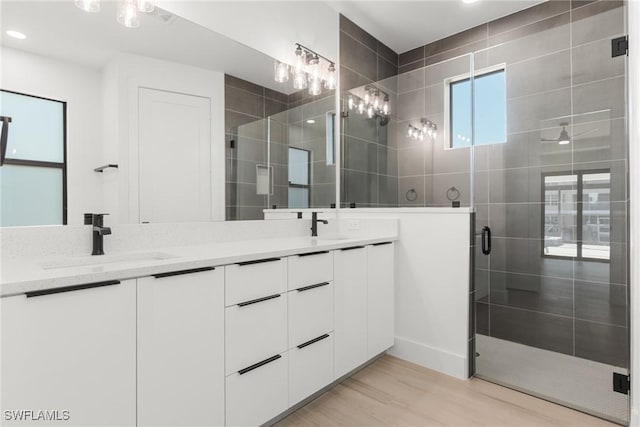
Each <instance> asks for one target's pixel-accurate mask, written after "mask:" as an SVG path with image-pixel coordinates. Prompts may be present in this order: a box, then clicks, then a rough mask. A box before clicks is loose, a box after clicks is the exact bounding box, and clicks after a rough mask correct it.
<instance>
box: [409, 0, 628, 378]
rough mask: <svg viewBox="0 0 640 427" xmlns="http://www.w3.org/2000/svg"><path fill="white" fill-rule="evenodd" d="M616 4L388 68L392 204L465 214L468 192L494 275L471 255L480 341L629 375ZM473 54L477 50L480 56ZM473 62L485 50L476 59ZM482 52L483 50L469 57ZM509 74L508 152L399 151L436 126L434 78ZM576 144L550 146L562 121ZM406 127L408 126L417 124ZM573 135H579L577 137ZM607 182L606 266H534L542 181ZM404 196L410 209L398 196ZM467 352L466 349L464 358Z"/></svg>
mask: <svg viewBox="0 0 640 427" xmlns="http://www.w3.org/2000/svg"><path fill="white" fill-rule="evenodd" d="M624 13H625V11H624V5H623V3H622V2H619V1H595V2H589V1H579V2H578V1H550V2H545V3H542V4H540V5H537V6H534V7H532V8H530V9H527V10H524V11H521V12H518V13H516V14H513V15H510V16H507V17H504V18H501V19H498V20H496V21H492V22H489V23H486V24H483V25H481V26H478V27H476V28H472V29H470V30H468V31H465V32H463V33H460V34H455V35H453V36H450V37H447V38H445V39H443V40H439V41H436V42H434V43H431V44H429V45H426V46H422V47H419V48H417V49H414V50H412V51H409V52H405V53H402V54H400V56H399V73H400V74H399V75H398V79H397V93H398V105H399V108H398V112H397V114H398V115H397V128H398V131H397V156H398V205H401V206H402V205H418V206H439V205H446V204H448V200H447V199H446V197H445V194H446V189H447V188H449V187H450V186H452V185H455V186H456V187H457V188H458V189H459V190H460V191H461V195H462V197H461V199H462V203H463V205H464V204H467V203H469V202H470V192H471V186H470V182H471V178H473V181H474V185H475V193H474V194H475V199H476V200H475V203H476V208H477V218H476V224H475V226H476V229H477V230H478V231H479V230H481V228H482V227H483V226H484V225H487V224H488V225H490V226H491V228H492V230H493V251H492V254H491V267H490V268H489V263H488V258H487V257H486V256H484V255H482V253H481V252H480V245H479V237H477V238H476V242H475V246H474V247H473V250H474V251H475V254H476V256H475V267H474V270H475V274H474V282H475V283H474V288H473V289H474V290H473V291H472V293H473V295H474V299H475V300H476V304H475V307H474V311H475V328H476V330H477V332H478V333H482V334H488V335H491V336H494V337H497V338H502V339H508V340H512V341H515V342H519V343H523V344H527V345H532V346H536V347H540V348H545V349H549V350H553V351H559V352H563V353H566V354H570V355H575V356H577V357H583V358H587V359H591V360H595V361H599V362H603V363H609V364H612V365H616V366H621V367H627V366H628V329H627V327H628V325H627V322H628V320H627V319H628V305H627V295H628V288H627V286H628V262H627V260H628V241H627V235H628V217H627V212H628V188H627V187H628V186H627V181H628V161H627V141H626V135H625V120H626V108H625V107H626V106H625V58H624V57H619V58H611V54H610V39H611V38H614V37H617V36H620V35H623V34H624V33H625V19H624ZM483 49H484V50H483ZM481 50H482V51H481ZM479 51H480V52H479ZM472 52H475V54H474V60H475V71H476V72H479V71H481V70H482V69H483V68H486V67H489V66H492V65H496V64H506V76H507V111H508V117H507V141H506V143H505V144H495V145H490V146H480V147H476V149H475V153H474V156H475V160H474V162H475V163H474V169H475V172H474V175H473V177H472V176H471V175H470V171H471V170H472V168H471V163H470V162H471V157H470V154H471V153H470V152H469V150H468V149H456V150H447V149H445V148H444V147H445V140H444V132H442V131H440V132H439V134H438V137H437V138H436V139H435V140H434V141H428V142H426V143H425V142H419V141H413V140H411V139H408V138H407V137H406V136H405V135H406V133H405V132H406V127H407V125H408V124H409V123H413V122H416V121H418V120H419V119H420V118H421V117H427V118H429V119H430V120H432V121H434V122H436V123H437V124H438V126H439V128H440V129H442V126H443V123H444V97H445V92H444V90H445V87H444V79H445V78H447V77H453V76H457V75H462V74H465V73H469V69H470V61H469V58H468V57H465V56H462V57H460V55H465V54H469V53H472ZM561 121H567V122H570V126H568V127H567V131H568V132H569V134H570V135H578V136H576V137H575V138H574V140H573V142H572V143H571V145H569V146H560V145H558V144H555V143H551V144H548V143H547V144H545V143H541V141H540V140H541V138H556V137H557V135H558V134H559V130H560V128H559V123H560V122H561ZM415 124H417V123H415ZM583 132H588V133H585V134H584V136H579V134H581V133H583ZM593 169H608V170H610V171H611V180H612V183H611V187H612V188H611V243H610V246H611V261H610V262H608V263H603V262H593V261H586V260H575V259H550V258H546V257H542V256H541V254H542V245H543V235H542V221H543V217H542V212H543V210H542V209H543V201H544V200H543V199H542V189H541V179H542V174H543V173H549V172H568V173H573V172H575V171H580V170H593ZM411 189H415V191H416V192H417V194H418V197H417V198H416V200H415V201H413V202H410V201H408V200H406V192H407V191H409V190H411ZM470 347H472V346H470Z"/></svg>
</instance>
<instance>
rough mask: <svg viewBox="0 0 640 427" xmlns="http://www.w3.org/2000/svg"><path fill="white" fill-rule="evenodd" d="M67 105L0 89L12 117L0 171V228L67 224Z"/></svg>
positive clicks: (3, 108) (2, 105)
mask: <svg viewBox="0 0 640 427" xmlns="http://www.w3.org/2000/svg"><path fill="white" fill-rule="evenodd" d="M66 107H67V106H66V103H64V102H61V101H55V100H52V99H46V98H40V97H37V96H31V95H25V94H21V93H15V92H10V91H6V90H0V115H2V116H8V117H11V120H12V121H11V123H10V125H9V128H8V138H7V151H6V157H5V162H4V165H3V166H2V167H0V187H1V188H0V205H1V212H0V225H1V226H3V227H8V226H27V225H60V224H66V223H67V218H66V216H67V215H66V211H67V206H66V150H65V145H66Z"/></svg>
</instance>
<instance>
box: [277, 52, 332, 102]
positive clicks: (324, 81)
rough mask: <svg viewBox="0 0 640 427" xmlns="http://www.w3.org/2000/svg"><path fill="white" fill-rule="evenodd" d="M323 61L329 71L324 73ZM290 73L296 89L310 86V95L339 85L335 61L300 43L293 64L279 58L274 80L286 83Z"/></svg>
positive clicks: (318, 93)
mask: <svg viewBox="0 0 640 427" xmlns="http://www.w3.org/2000/svg"><path fill="white" fill-rule="evenodd" d="M323 62H325V63H326V64H328V66H327V68H326V70H327V71H326V72H324V73H323V70H324V69H325V68H324V67H325V66H326V64H325V65H323ZM290 75H292V76H293V88H294V89H296V90H302V89H306V88H309V95H312V96H316V95H320V94H321V93H322V88H323V87H324V88H325V89H327V90H334V89H335V88H336V86H337V77H336V65H335V63H334V62H333V61H331V60H329V59H327V58H326V57H324V56H322V55H320V54H319V53H317V52H315V51H313V50H311V49H309V48H308V47H306V46H303V45H301V44H300V43H296V49H295V61H294V64H293V66H289V65H287V64H286V63H284V62H280V61H277V60H276V61H275V64H274V80H275V81H276V82H278V83H285V82H287V81H289V76H290Z"/></svg>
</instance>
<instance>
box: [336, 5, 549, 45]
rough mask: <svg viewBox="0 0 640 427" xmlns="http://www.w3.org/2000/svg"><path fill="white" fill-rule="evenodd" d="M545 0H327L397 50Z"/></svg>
mask: <svg viewBox="0 0 640 427" xmlns="http://www.w3.org/2000/svg"><path fill="white" fill-rule="evenodd" d="M543 2H544V0H479V1H477V2H475V3H468V4H467V3H463V2H462V1H461V0H422V1H403V0H387V1H358V0H353V1H328V2H327V3H328V4H329V5H330V6H331V7H333V8H334V9H335V10H336V11H338V12H340V13H342V14H343V15H344V16H346V17H347V18H349V19H350V20H352V21H353V22H355V23H356V24H358V25H359V26H360V27H362V28H364V29H365V30H366V31H367V32H368V33H370V34H371V35H373V36H374V37H375V38H377V39H378V40H380V41H382V42H383V43H385V44H386V45H387V46H389V47H390V48H391V49H393V50H395V51H396V52H397V53H403V52H406V51H408V50H411V49H413V48H416V47H419V46H422V45H425V44H428V43H431V42H433V41H436V40H439V39H442V38H444V37H447V36H450V35H452V34H456V33H459V32H460V31H463V30H466V29H469V28H473V27H475V26H477V25H480V24H482V23H484V22H489V21H492V20H494V19H497V18H500V17H502V16H506V15H509V14H512V13H514V12H517V11H519V10H522V9H526V8H528V7H531V6H533V5H535V4H538V3H543Z"/></svg>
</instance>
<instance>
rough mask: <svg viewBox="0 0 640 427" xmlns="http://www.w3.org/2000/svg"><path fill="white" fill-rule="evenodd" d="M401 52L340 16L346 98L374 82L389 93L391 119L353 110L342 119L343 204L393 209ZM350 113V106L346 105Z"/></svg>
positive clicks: (394, 202)
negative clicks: (372, 117)
mask: <svg viewBox="0 0 640 427" xmlns="http://www.w3.org/2000/svg"><path fill="white" fill-rule="evenodd" d="M397 73H398V54H397V53H395V52H394V51H393V50H392V49H390V48H389V47H387V46H386V45H385V44H384V43H382V42H380V41H379V40H377V39H376V38H375V37H373V36H372V35H371V34H369V33H367V32H366V31H364V30H363V29H362V28H360V27H359V26H357V25H356V24H355V23H353V22H352V21H350V20H349V19H347V18H346V17H344V16H342V15H340V82H341V87H342V89H343V99H344V100H346V99H348V93H349V92H353V93H358V92H361V91H362V90H363V88H364V86H365V85H367V84H375V85H376V86H378V87H379V88H380V89H382V90H383V91H385V92H386V93H388V94H389V95H390V98H391V99H390V101H391V104H392V107H391V110H392V114H393V115H392V118H391V120H390V121H389V123H388V124H386V125H382V124H381V122H380V120H379V119H369V118H367V117H366V116H362V115H359V114H357V113H356V112H350V113H349V115H348V117H346V118H345V119H344V121H343V122H342V124H343V132H342V133H343V136H344V138H343V146H342V159H343V162H342V168H341V171H340V172H341V175H340V179H341V186H342V187H341V188H342V190H341V202H342V204H343V205H344V206H349V205H350V204H351V203H356V206H358V207H395V206H397V188H398V152H397V132H396V129H397V119H396V117H395V112H394V110H395V105H396V104H395V101H396V97H397V95H396V91H397V84H396V75H397ZM345 111H346V108H345Z"/></svg>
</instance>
